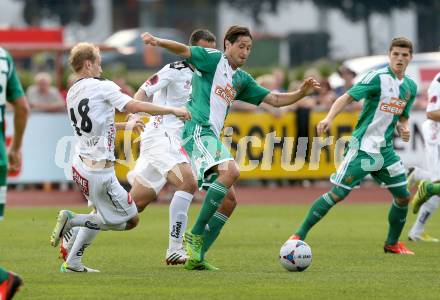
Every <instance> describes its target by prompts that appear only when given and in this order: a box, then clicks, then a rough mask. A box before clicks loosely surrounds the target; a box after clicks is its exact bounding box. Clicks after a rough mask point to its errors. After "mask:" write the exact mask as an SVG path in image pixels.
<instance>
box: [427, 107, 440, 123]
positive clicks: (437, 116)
mask: <svg viewBox="0 0 440 300" xmlns="http://www.w3.org/2000/svg"><path fill="white" fill-rule="evenodd" d="M426 117H427V118H428V119H430V120H433V121H435V122H440V109H439V110H433V111H430V112H428V113H426Z"/></svg>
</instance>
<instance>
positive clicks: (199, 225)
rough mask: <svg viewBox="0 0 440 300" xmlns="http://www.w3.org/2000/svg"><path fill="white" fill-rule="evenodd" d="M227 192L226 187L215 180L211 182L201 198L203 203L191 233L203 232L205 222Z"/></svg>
mask: <svg viewBox="0 0 440 300" xmlns="http://www.w3.org/2000/svg"><path fill="white" fill-rule="evenodd" d="M227 193H228V188H227V187H225V186H224V185H223V184H221V183H220V182H218V181H217V180H216V181H214V182H213V183H212V184H211V186H210V187H209V189H208V191H207V192H206V196H205V199H204V200H203V205H202V208H201V209H200V212H199V216H198V217H197V221H196V223H195V224H194V226H193V228H192V229H191V233H192V234H198V235H202V234H203V232H204V231H205V227H206V224H208V222H209V219H211V217H212V216H213V215H214V213H215V212H216V210H217V209H218V207H219V206H220V204H221V203H222V201H223V198H224V197H225V195H226V194H227Z"/></svg>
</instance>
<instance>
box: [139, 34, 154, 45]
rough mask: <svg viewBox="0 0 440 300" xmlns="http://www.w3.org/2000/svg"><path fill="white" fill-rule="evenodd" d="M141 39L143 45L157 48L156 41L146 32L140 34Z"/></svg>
mask: <svg viewBox="0 0 440 300" xmlns="http://www.w3.org/2000/svg"><path fill="white" fill-rule="evenodd" d="M141 38H142V41H143V42H144V44H145V45H151V46H157V44H158V39H157V38H156V37H155V36H153V35H152V34H150V33H148V32H144V33H142V34H141Z"/></svg>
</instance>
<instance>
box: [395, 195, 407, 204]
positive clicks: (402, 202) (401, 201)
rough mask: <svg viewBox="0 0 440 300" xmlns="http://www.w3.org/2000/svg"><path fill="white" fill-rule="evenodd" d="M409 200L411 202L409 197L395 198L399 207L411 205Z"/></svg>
mask: <svg viewBox="0 0 440 300" xmlns="http://www.w3.org/2000/svg"><path fill="white" fill-rule="evenodd" d="M409 200H410V197H409V195H408V196H401V197H396V198H395V201H396V203H397V205H399V206H407V205H408V203H409Z"/></svg>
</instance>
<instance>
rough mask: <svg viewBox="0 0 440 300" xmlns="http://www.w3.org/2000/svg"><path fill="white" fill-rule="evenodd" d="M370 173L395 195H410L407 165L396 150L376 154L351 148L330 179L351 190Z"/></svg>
mask: <svg viewBox="0 0 440 300" xmlns="http://www.w3.org/2000/svg"><path fill="white" fill-rule="evenodd" d="M368 174H371V176H372V177H373V178H374V180H376V181H377V182H378V183H380V184H383V185H384V186H385V187H386V188H388V189H389V190H390V192H391V193H392V194H393V196H395V197H406V196H409V192H408V189H407V186H406V183H407V181H406V171H405V167H404V166H403V163H402V161H401V159H400V157H399V156H398V155H397V154H396V153H395V152H394V151H386V152H384V153H377V154H375V153H367V152H364V151H362V150H357V149H353V148H349V149H348V151H347V152H346V153H345V156H344V160H343V161H342V163H341V165H340V166H339V168H338V170H337V171H336V173H333V174H332V175H331V177H330V181H331V182H332V183H333V184H335V185H337V186H339V187H342V188H344V189H346V190H351V189H352V188H353V187H355V186H358V185H359V184H360V182H361V181H362V179H363V178H364V177H365V176H367V175H368Z"/></svg>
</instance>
